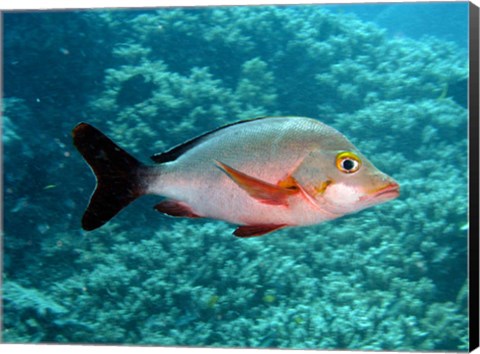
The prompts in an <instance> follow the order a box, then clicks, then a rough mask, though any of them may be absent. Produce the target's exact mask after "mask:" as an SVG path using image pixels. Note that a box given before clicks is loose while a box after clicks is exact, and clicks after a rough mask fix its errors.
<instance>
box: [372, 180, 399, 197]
mask: <svg viewBox="0 0 480 354" xmlns="http://www.w3.org/2000/svg"><path fill="white" fill-rule="evenodd" d="M399 195H400V185H399V184H398V183H397V182H391V183H389V184H387V185H386V186H385V187H382V188H380V189H379V190H377V191H376V192H375V193H374V194H373V195H372V196H371V198H373V199H375V200H379V199H381V200H390V199H395V198H397V197H398V196H399Z"/></svg>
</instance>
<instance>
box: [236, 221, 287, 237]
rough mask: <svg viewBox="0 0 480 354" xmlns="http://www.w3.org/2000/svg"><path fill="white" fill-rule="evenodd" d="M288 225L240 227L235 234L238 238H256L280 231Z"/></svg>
mask: <svg viewBox="0 0 480 354" xmlns="http://www.w3.org/2000/svg"><path fill="white" fill-rule="evenodd" d="M286 226H287V225H274V224H265V225H244V226H239V227H238V228H237V229H236V230H235V231H234V232H233V234H234V235H235V236H237V237H245V238H246V237H255V236H262V235H265V234H268V233H269V232H272V231H275V230H279V229H281V228H283V227H286Z"/></svg>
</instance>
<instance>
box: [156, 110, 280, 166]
mask: <svg viewBox="0 0 480 354" xmlns="http://www.w3.org/2000/svg"><path fill="white" fill-rule="evenodd" d="M268 118H273V117H260V118H254V119H246V120H241V121H238V122H235V123H230V124H227V125H224V126H221V127H219V128H216V129H214V130H211V131H209V132H206V133H204V134H202V135H199V136H197V137H196V138H193V139H191V140H188V141H186V142H184V143H183V144H180V145H177V146H175V147H173V148H171V149H170V150H168V151H165V152H161V153H159V154H155V155H153V156H151V157H150V158H151V159H152V160H153V161H155V162H156V163H164V162H169V161H175V160H176V159H177V158H178V157H179V156H181V155H182V154H184V153H185V152H186V151H188V150H190V149H192V148H194V147H195V146H197V145H198V144H200V143H202V142H203V141H204V140H205V139H206V138H207V137H209V136H210V135H211V134H213V133H216V132H218V131H220V130H222V129H225V128H229V127H231V126H234V125H238V124H243V123H249V122H253V121H256V120H260V119H268Z"/></svg>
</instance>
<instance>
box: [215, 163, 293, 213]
mask: <svg viewBox="0 0 480 354" xmlns="http://www.w3.org/2000/svg"><path fill="white" fill-rule="evenodd" d="M215 163H216V164H217V166H218V167H219V168H220V169H221V170H222V171H223V172H225V174H226V175H227V176H228V177H230V179H231V180H232V181H234V182H235V183H236V184H237V185H238V186H239V187H240V188H242V189H243V190H244V191H245V192H247V193H248V194H249V195H250V196H251V197H253V198H255V199H257V200H258V201H260V202H262V203H265V204H270V205H284V206H287V205H288V197H289V196H290V195H293V194H295V193H297V192H298V189H296V188H291V187H288V188H287V187H284V186H282V185H275V184H271V183H268V182H265V181H262V180H260V179H258V178H255V177H252V176H249V175H247V174H245V173H243V172H240V171H238V170H235V169H234V168H232V167H230V166H228V165H226V164H224V163H222V162H220V161H215Z"/></svg>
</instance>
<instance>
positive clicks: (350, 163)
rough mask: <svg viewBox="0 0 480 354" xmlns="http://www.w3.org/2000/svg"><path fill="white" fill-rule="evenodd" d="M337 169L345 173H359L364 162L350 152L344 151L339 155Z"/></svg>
mask: <svg viewBox="0 0 480 354" xmlns="http://www.w3.org/2000/svg"><path fill="white" fill-rule="evenodd" d="M336 165H337V168H338V169H339V170H340V171H342V172H343V173H354V172H357V171H358V170H359V168H360V166H361V165H362V160H360V158H359V157H358V156H357V155H356V154H354V153H353V152H350V151H344V152H341V153H339V154H338V155H337V160H336Z"/></svg>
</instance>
